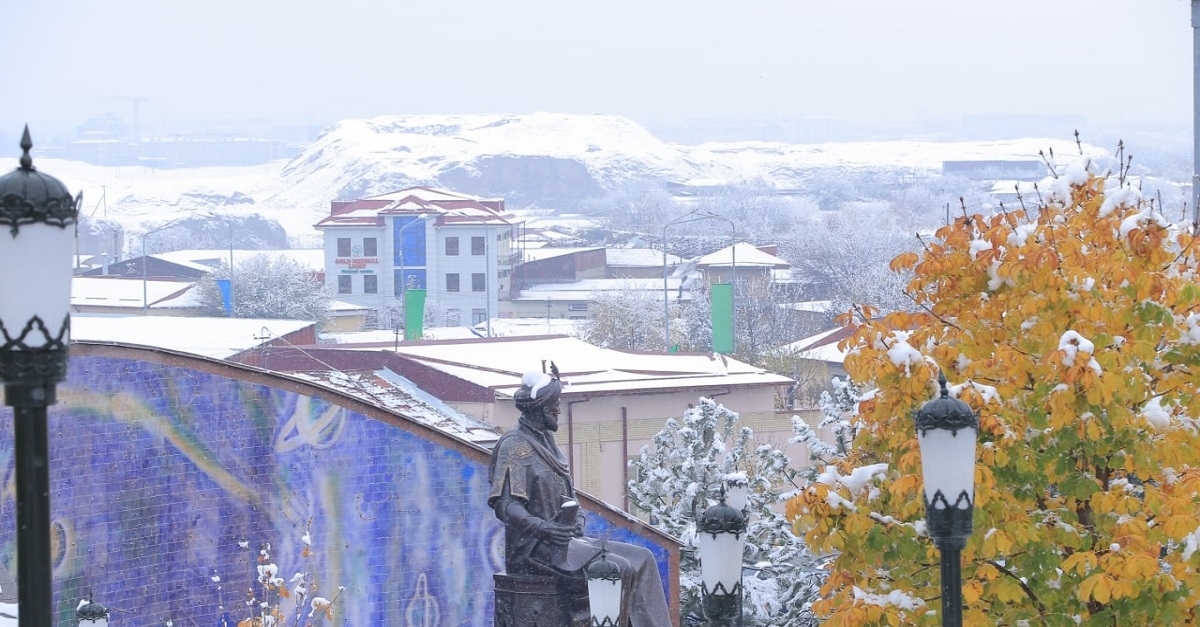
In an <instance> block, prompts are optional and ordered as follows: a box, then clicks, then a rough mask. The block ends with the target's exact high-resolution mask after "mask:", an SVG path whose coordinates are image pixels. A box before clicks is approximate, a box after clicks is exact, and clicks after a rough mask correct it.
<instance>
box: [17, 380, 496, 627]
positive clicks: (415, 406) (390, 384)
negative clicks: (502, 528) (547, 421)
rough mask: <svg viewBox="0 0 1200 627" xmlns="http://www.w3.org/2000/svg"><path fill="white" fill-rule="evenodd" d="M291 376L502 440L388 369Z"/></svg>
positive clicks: (468, 434) (475, 437) (458, 432)
mask: <svg viewBox="0 0 1200 627" xmlns="http://www.w3.org/2000/svg"><path fill="white" fill-rule="evenodd" d="M288 376H294V377H296V378H298V379H303V380H306V381H310V382H312V383H316V384H318V385H322V386H324V387H328V388H332V389H335V390H338V391H340V392H343V393H345V394H348V395H351V396H354V397H356V398H359V399H362V400H364V401H367V402H370V403H374V404H375V405H376V406H378V407H380V408H383V409H387V410H389V411H392V412H394V413H397V414H399V415H401V416H404V417H406V418H409V419H411V420H413V421H415V422H418V423H420V424H423V425H428V426H430V427H433V428H435V429H438V430H439V431H441V432H443V433H448V434H451V435H454V436H457V437H459V438H461V439H464V440H467V441H470V442H475V443H476V444H481V445H485V446H486V445H489V444H491V443H494V442H495V441H496V440H497V439H499V438H500V433H499V431H497V428H496V427H495V426H494V425H489V424H488V423H486V422H483V421H481V420H477V419H475V418H472V417H470V416H467V415H466V414H463V413H461V412H459V411H458V410H456V409H454V408H452V407H450V406H449V405H447V404H445V403H444V402H442V401H441V400H438V399H437V398H436V397H434V396H432V395H430V394H428V393H426V392H425V391H423V390H421V388H420V387H418V386H417V384H415V383H413V382H412V381H409V380H408V379H406V378H404V377H402V376H400V375H398V374H396V373H394V372H392V371H390V370H387V369H384V370H376V371H374V372H369V371H362V372H354V371H351V372H343V371H339V370H323V371H316V372H295V373H288ZM0 627H2V626H0Z"/></svg>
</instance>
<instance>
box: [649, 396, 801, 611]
mask: <svg viewBox="0 0 1200 627" xmlns="http://www.w3.org/2000/svg"><path fill="white" fill-rule="evenodd" d="M738 420H739V416H738V414H737V413H736V412H733V411H731V410H729V409H727V408H726V407H724V406H722V405H720V404H718V403H716V402H714V401H713V400H711V399H708V398H701V399H700V400H699V403H698V404H697V406H696V407H693V408H691V409H689V410H687V412H685V413H684V416H683V419H682V422H680V421H677V420H675V419H674V418H672V419H669V420H668V421H667V423H666V425H665V426H664V427H663V429H662V430H661V431H659V432H658V433H657V434H655V436H654V439H653V441H652V443H651V444H648V445H646V446H645V447H643V448H642V451H641V456H640V457H639V458H638V459H635V460H632V461H631V462H630V468H631V470H632V471H633V472H632V476H634V477H636V479H634V480H632V481H630V482H629V486H628V489H629V499H630V502H631V503H632V504H633V505H634V506H635V507H636V508H638V509H639V510H641V511H642V512H644V513H645V515H646V517H647V518H648V520H649V521H650V523H651V524H652V525H654V526H655V527H657V528H659V529H662V530H663V531H665V532H667V533H669V534H671V535H674V536H676V537H678V538H680V539H681V540H682V541H683V542H684V545H685V546H687V547H689V548H690V550H684V551H683V552H682V555H681V556H680V576H679V580H680V589H681V591H682V597H683V598H682V603H683V608H684V613H685V614H689V613H690V614H699V613H700V607H701V605H700V567H699V564H698V563H697V560H696V557H695V553H694V550H695V547H696V519H697V518H698V517H699V516H700V515H701V514H702V513H703V512H704V510H705V509H707V508H708V507H709V506H710V505H713V504H715V503H716V502H717V499H718V498H719V497H720V493H721V490H722V487H723V485H724V483H725V481H726V479H727V478H728V477H730V476H732V475H742V476H744V477H745V479H746V480H747V481H748V482H749V487H750V494H749V497H748V498H747V503H746V511H747V513H748V514H749V526H748V528H747V531H746V533H747V542H746V552H745V555H744V556H743V562H744V563H745V564H747V565H748V566H749V567H750V568H748V569H747V572H746V574H745V575H744V578H743V587H744V588H745V591H746V597H745V605H744V609H745V613H746V618H747V624H762V625H771V626H773V627H807V626H809V625H815V624H816V623H815V622H813V619H812V615H811V612H810V611H809V610H808V602H809V600H810V599H811V598H812V597H813V596H814V595H815V593H816V591H817V589H818V588H819V587H820V584H821V580H822V571H821V570H820V561H819V560H818V559H817V558H815V557H813V556H812V555H810V554H809V553H808V551H807V549H806V547H805V545H804V543H803V541H802V540H801V539H800V538H799V537H797V536H796V535H794V534H793V533H792V531H791V526H790V524H789V523H788V522H787V520H786V519H785V518H784V517H783V515H782V514H781V513H780V512H778V511H776V509H773V506H777V505H778V504H780V503H782V502H783V500H784V499H785V498H786V497H787V496H788V495H789V494H790V493H791V490H793V489H794V484H793V478H794V477H795V473H796V471H795V470H794V469H793V468H792V467H791V463H790V461H789V460H788V458H787V455H785V454H784V453H783V452H781V451H780V450H778V449H777V448H775V447H774V446H771V445H769V444H756V443H755V441H754V434H753V432H752V431H751V430H750V429H749V428H747V427H744V426H742V427H739V426H738Z"/></svg>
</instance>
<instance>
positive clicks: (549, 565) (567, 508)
mask: <svg viewBox="0 0 1200 627" xmlns="http://www.w3.org/2000/svg"><path fill="white" fill-rule="evenodd" d="M550 371H551V374H552V375H553V376H550V375H547V374H545V373H542V372H531V373H529V374H526V375H525V376H524V377H523V379H522V385H521V388H520V389H519V390H518V391H517V393H516V395H515V396H514V400H515V401H516V405H517V409H518V410H520V411H521V418H520V421H519V424H518V426H517V428H516V429H513V430H512V431H509V432H508V433H505V434H504V435H503V436H501V438H500V440H499V441H498V442H497V443H496V446H495V448H494V449H492V460H491V468H490V473H491V475H490V477H491V492H490V494H489V496H488V506H490V507H491V508H492V509H493V510H494V511H495V512H496V517H497V518H499V519H500V520H501V521H502V522H503V523H504V526H505V533H504V535H505V542H504V548H505V552H504V556H505V565H506V569H507V572H508V573H509V574H517V575H542V576H550V577H553V578H554V580H555V581H556V582H558V589H559V591H560V593H561V594H569V595H572V596H573V597H575V598H578V597H586V596H587V580H586V575H585V574H584V568H585V567H586V566H587V565H588V563H590V562H591V561H592V560H593V559H595V557H596V556H597V555H599V553H600V550H601V541H600V540H598V539H595V538H587V537H584V535H583V526H582V525H581V524H580V523H579V522H578V521H577V520H576V517H575V513H576V508H577V507H578V505H577V503H576V501H575V489H574V487H573V486H572V484H571V471H570V468H568V467H567V460H566V458H565V457H564V456H563V454H562V451H560V450H559V449H558V446H557V445H556V444H555V443H554V432H555V431H557V430H558V416H559V401H558V397H559V394H560V393H561V392H562V382H561V381H560V380H559V378H558V368H556V367H555V366H554V365H553V364H551V366H550ZM603 548H604V549H605V550H606V552H607V557H608V559H610V560H612V561H614V562H616V563H617V564H618V566H619V567H620V568H621V575H622V580H623V581H622V598H623V599H624V601H623V603H624V605H625V608H624V610H625V611H623V612H622V615H623V616H626V617H628V623H629V625H632V627H671V623H670V616H669V613H668V610H667V600H666V595H665V594H664V593H663V586H662V580H661V579H660V578H659V576H658V567H657V564H656V563H655V561H654V556H653V554H651V553H650V551H649V550H648V549H646V548H644V547H640V546H636V545H632V544H627V543H623V542H615V541H604V543H603ZM585 607H586V606H585ZM623 627H624V626H623Z"/></svg>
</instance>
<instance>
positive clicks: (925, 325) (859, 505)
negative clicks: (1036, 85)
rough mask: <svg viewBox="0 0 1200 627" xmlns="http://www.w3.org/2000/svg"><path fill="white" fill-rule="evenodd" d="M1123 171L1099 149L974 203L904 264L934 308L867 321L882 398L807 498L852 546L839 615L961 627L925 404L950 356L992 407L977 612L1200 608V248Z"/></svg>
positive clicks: (827, 611)
mask: <svg viewBox="0 0 1200 627" xmlns="http://www.w3.org/2000/svg"><path fill="white" fill-rule="evenodd" d="M1117 169H1118V172H1117V173H1116V174H1115V175H1113V174H1110V175H1099V174H1098V173H1097V172H1096V167H1095V166H1094V165H1093V164H1091V163H1089V162H1087V161H1083V160H1081V161H1080V162H1078V163H1075V164H1072V165H1071V166H1068V167H1066V168H1064V169H1062V170H1061V171H1059V172H1057V173H1056V175H1055V178H1054V179H1053V180H1051V181H1049V182H1048V183H1045V184H1043V185H1042V189H1041V190H1040V191H1039V192H1038V196H1039V199H1038V202H1037V203H1036V205H1035V204H1034V203H1029V206H1028V208H1025V207H1023V208H1022V209H1021V210H1004V209H1003V208H1001V210H1000V211H997V212H994V213H991V214H988V215H965V214H966V211H964V212H963V213H964V215H963V216H962V217H960V218H958V219H957V220H955V222H954V223H953V224H951V225H947V226H944V227H942V228H941V229H939V230H938V231H937V233H936V235H935V237H934V238H932V239H931V241H925V242H923V243H924V250H923V251H922V252H921V253H919V254H918V253H906V254H902V255H900V256H899V257H897V258H896V259H895V260H893V262H892V269H893V270H895V271H903V272H910V273H911V275H912V276H913V277H914V278H913V279H912V280H911V282H910V283H909V285H908V288H907V290H908V292H909V293H910V295H911V296H912V297H913V298H914V300H915V302H916V305H917V307H918V309H919V311H920V313H909V314H903V313H898V314H891V315H888V316H886V317H882V318H877V317H875V316H874V315H873V313H872V312H871V311H869V310H865V309H859V310H858V311H856V312H854V313H852V314H848V315H847V316H846V317H845V319H844V322H845V323H846V324H851V325H853V326H854V328H855V331H854V334H853V336H852V337H851V338H849V339H848V340H847V341H846V347H847V348H850V349H851V351H850V355H849V356H848V357H847V359H846V369H847V371H848V372H849V373H850V376H851V378H852V379H853V380H854V381H855V382H856V383H857V384H858V385H859V386H860V387H862V388H863V389H871V390H872V391H871V392H869V393H867V395H866V397H865V398H864V399H863V400H862V401H860V403H859V407H858V413H857V415H856V416H855V418H854V423H853V424H854V428H855V436H854V440H853V444H852V446H851V448H850V450H849V452H848V453H846V454H844V455H843V456H841V457H839V458H836V459H829V460H826V462H827V464H826V465H825V466H824V467H823V468H822V472H821V474H820V477H819V479H818V480H817V481H814V482H812V483H811V484H809V485H808V486H806V487H805V488H804V489H802V490H801V491H800V492H799V493H798V494H797V496H795V497H794V498H793V499H791V500H790V501H789V502H788V504H787V513H788V516H789V518H790V520H792V521H793V522H794V524H795V528H796V530H797V533H800V534H803V535H804V536H805V538H806V540H807V542H808V544H809V546H810V548H811V549H813V550H814V551H818V550H826V551H830V552H835V553H837V555H838V556H837V559H836V560H835V561H834V562H833V563H832V570H831V572H830V576H829V578H828V580H827V583H826V585H825V587H824V588H823V590H822V592H823V596H822V599H821V600H820V601H819V602H817V603H816V605H815V607H814V610H815V611H816V613H817V614H818V615H819V616H822V617H823V618H824V620H825V622H824V624H825V625H833V626H840V625H936V624H939V617H938V616H939V613H940V607H939V594H940V591H939V575H938V554H937V551H936V550H935V549H934V548H933V546H932V543H931V542H930V540H929V539H928V538H927V537H925V536H924V534H923V525H924V517H925V512H924V502H923V497H922V486H921V475H920V454H919V451H918V446H917V439H916V433H915V431H914V427H913V418H912V415H913V412H914V411H915V410H917V409H918V408H919V407H920V406H921V405H922V404H923V403H925V402H927V401H929V400H931V399H932V398H934V395H935V391H936V379H937V373H938V370H939V369H941V370H943V371H944V372H945V373H946V375H947V377H948V378H949V379H950V381H951V383H952V384H953V383H957V385H955V386H954V387H953V388H952V391H953V393H954V394H955V395H957V396H958V398H960V399H962V400H964V401H966V402H967V403H968V404H969V405H971V407H972V408H973V409H974V410H975V411H977V412H978V413H979V414H980V434H979V438H980V444H979V450H978V461H977V465H976V493H975V494H976V503H975V533H974V535H972V537H971V538H970V540H969V542H968V544H967V547H966V549H965V550H964V551H963V578H964V579H963V597H964V600H965V610H964V622H965V624H969V625H1018V624H1028V625H1035V626H1036V625H1049V626H1057V625H1063V626H1071V627H1075V626H1076V625H1105V626H1112V625H1139V626H1140V625H1183V624H1196V623H1197V622H1198V619H1200V616H1198V614H1200V610H1198V609H1197V608H1198V607H1200V421H1198V418H1200V397H1198V396H1197V394H1198V387H1200V286H1197V280H1198V277H1197V248H1200V245H1198V244H1196V243H1195V241H1194V240H1195V238H1194V236H1193V235H1192V234H1191V231H1192V230H1193V229H1189V228H1182V229H1180V228H1176V227H1174V226H1172V225H1170V224H1168V223H1167V222H1166V220H1165V219H1164V218H1163V216H1162V215H1161V214H1160V213H1159V212H1158V211H1157V210H1156V208H1155V207H1154V206H1153V203H1151V202H1149V201H1146V200H1143V199H1141V197H1140V194H1139V193H1138V192H1137V190H1136V189H1134V188H1132V187H1131V186H1130V184H1129V182H1128V180H1127V179H1126V176H1125V175H1126V173H1127V172H1128V163H1127V162H1126V163H1125V164H1124V165H1122V164H1121V162H1120V153H1118V166H1117ZM926 239H930V238H926ZM1022 621H1028V622H1027V623H1024V622H1022Z"/></svg>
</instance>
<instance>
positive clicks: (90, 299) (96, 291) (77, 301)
mask: <svg viewBox="0 0 1200 627" xmlns="http://www.w3.org/2000/svg"><path fill="white" fill-rule="evenodd" d="M193 286H195V283H193V282H190V281H160V280H149V281H142V280H141V279H119V278H115V277H78V276H77V277H72V278H71V306H72V307H128V308H130V309H141V308H142V296H143V294H144V295H145V298H146V301H148V302H149V303H150V307H152V308H155V309H175V308H180V307H195V306H198V305H199V304H200V302H199V300H198V294H197V293H196V290H193V289H192V287H193ZM143 290H144V291H143Z"/></svg>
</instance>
